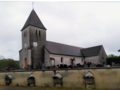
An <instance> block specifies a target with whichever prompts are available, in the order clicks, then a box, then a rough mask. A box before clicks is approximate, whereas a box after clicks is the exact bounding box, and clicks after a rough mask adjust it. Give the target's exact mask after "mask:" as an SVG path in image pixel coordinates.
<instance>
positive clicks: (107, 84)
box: [0, 68, 120, 89]
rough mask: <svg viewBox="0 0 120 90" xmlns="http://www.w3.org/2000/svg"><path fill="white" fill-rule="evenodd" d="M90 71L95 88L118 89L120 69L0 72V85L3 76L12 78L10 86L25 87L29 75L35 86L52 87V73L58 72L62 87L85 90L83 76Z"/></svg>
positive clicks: (119, 85) (2, 82)
mask: <svg viewBox="0 0 120 90" xmlns="http://www.w3.org/2000/svg"><path fill="white" fill-rule="evenodd" d="M88 71H90V72H91V73H92V74H93V75H94V81H95V88H107V89H120V68H89V69H88V68H85V69H78V70H68V69H66V70H41V71H27V72H25V71H23V72H22V71H21V72H20V71H19V72H0V85H6V83H5V80H4V79H5V76H6V75H7V74H10V75H11V76H12V83H11V84H10V85H17V84H18V85H19V86H27V85H28V83H27V79H28V77H29V75H30V74H32V75H34V77H35V86H50V87H53V86H54V83H53V78H52V77H53V76H54V73H55V72H56V73H57V72H59V73H60V74H61V76H62V77H63V79H62V81H63V87H81V88H85V83H84V82H85V80H84V78H83V77H84V75H85V73H86V72H88Z"/></svg>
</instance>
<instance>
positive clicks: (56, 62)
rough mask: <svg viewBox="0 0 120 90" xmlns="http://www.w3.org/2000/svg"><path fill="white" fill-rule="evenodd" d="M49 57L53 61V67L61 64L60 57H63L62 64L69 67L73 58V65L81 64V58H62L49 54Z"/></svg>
mask: <svg viewBox="0 0 120 90" xmlns="http://www.w3.org/2000/svg"><path fill="white" fill-rule="evenodd" d="M50 57H53V58H54V59H55V65H58V64H59V65H60V64H61V57H63V64H67V65H71V58H75V64H78V63H80V64H83V62H82V61H81V59H82V57H75V56H63V55H55V54H50Z"/></svg>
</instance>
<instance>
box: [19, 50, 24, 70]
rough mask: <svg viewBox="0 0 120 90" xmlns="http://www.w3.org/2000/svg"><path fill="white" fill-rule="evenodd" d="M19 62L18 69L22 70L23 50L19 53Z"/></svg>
mask: <svg viewBox="0 0 120 90" xmlns="http://www.w3.org/2000/svg"><path fill="white" fill-rule="evenodd" d="M19 61H20V68H23V66H24V63H23V50H21V51H20V52H19Z"/></svg>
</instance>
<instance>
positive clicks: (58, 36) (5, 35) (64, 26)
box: [0, 1, 120, 60]
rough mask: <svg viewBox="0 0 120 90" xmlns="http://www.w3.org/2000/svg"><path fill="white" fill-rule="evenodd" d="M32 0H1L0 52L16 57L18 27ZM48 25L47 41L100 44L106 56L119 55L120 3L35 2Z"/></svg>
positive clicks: (79, 45)
mask: <svg viewBox="0 0 120 90" xmlns="http://www.w3.org/2000/svg"><path fill="white" fill-rule="evenodd" d="M31 10H32V2H2V1H1V2H0V55H3V56H4V57H5V58H13V59H15V60H19V50H20V49H21V48H22V41H21V29H22V27H23V25H24V24H25V22H26V20H27V18H28V16H29V14H30V12H31ZM34 10H35V11H36V13H37V15H38V16H39V18H40V19H41V21H42V23H43V24H44V26H45V27H46V28H47V35H46V36H47V40H49V41H54V42H59V43H63V44H68V45H73V46H78V47H83V48H87V47H92V46H97V45H103V47H104V49H105V51H106V53H107V55H109V54H115V55H120V52H118V49H120V2H82V1H76V2H74V1H71V2H68V1H66V2H62V1H61V2H43V1H38V2H34Z"/></svg>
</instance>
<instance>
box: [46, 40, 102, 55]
mask: <svg viewBox="0 0 120 90" xmlns="http://www.w3.org/2000/svg"><path fill="white" fill-rule="evenodd" d="M101 47H102V45H100V46H95V47H90V48H81V47H76V46H70V45H65V44H61V43H56V42H51V41H46V45H45V48H46V49H47V51H48V52H49V53H50V54H57V55H68V56H79V57H81V56H84V57H91V56H98V55H99V53H100V50H101Z"/></svg>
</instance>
